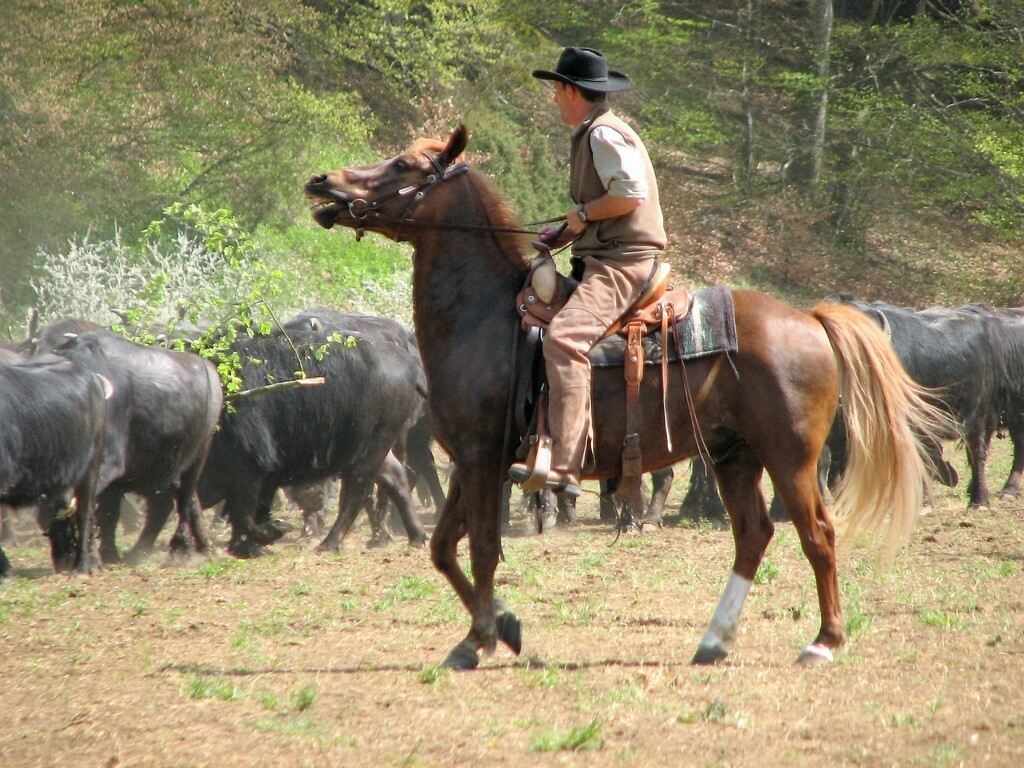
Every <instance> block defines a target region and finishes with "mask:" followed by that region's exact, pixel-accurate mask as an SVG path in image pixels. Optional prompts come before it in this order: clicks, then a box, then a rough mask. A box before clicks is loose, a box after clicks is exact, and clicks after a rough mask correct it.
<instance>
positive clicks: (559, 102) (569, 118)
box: [551, 81, 579, 128]
mask: <svg viewBox="0 0 1024 768" xmlns="http://www.w3.org/2000/svg"><path fill="white" fill-rule="evenodd" d="M552 86H553V88H554V90H553V91H552V93H551V100H552V101H554V102H555V106H557V107H558V114H559V116H560V117H561V118H562V122H563V123H564V124H565V125H568V126H569V127H570V128H571V127H572V126H574V125H576V123H577V119H576V113H577V112H578V111H579V110H578V108H577V104H576V99H577V98H578V94H577V92H576V89H575V88H573V87H572V86H571V85H566V84H565V83H560V82H557V81H556V82H554V83H552Z"/></svg>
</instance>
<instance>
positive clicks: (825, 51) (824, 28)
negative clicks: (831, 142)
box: [809, 0, 833, 191]
mask: <svg viewBox="0 0 1024 768" xmlns="http://www.w3.org/2000/svg"><path fill="white" fill-rule="evenodd" d="M814 18H815V28H814V47H815V51H816V56H817V61H818V88H819V92H818V109H817V114H816V115H815V118H814V135H813V137H812V142H811V174H810V179H809V182H810V188H811V190H812V191H813V190H816V189H817V188H818V184H819V182H820V181H821V164H822V159H823V157H824V154H825V125H826V122H827V119H828V77H829V66H830V45H831V40H832V19H833V14H832V0H815V3H814Z"/></svg>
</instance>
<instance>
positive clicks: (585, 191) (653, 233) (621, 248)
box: [569, 104, 667, 261]
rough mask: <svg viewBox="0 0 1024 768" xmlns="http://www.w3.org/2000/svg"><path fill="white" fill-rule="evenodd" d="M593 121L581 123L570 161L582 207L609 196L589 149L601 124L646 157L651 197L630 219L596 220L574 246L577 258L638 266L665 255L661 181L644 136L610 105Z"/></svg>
mask: <svg viewBox="0 0 1024 768" xmlns="http://www.w3.org/2000/svg"><path fill="white" fill-rule="evenodd" d="M591 115H593V117H588V121H589V122H588V121H584V122H583V123H582V124H580V125H579V126H578V127H577V128H576V130H575V131H573V134H572V150H571V151H572V154H571V156H570V158H569V160H570V169H569V190H570V194H571V195H572V199H573V200H574V201H575V202H577V203H589V202H590V201H591V200H596V199H597V198H599V197H601V196H602V195H604V194H605V192H606V191H607V190H606V189H605V188H604V185H603V184H602V183H601V177H600V176H598V175H597V169H596V168H595V167H594V156H593V153H592V152H591V150H590V134H591V132H592V131H593V130H594V129H595V128H596V127H598V126H599V125H604V126H608V127H609V128H612V129H614V130H616V131H618V132H619V133H620V134H622V136H623V138H624V139H625V140H626V143H627V144H629V145H630V146H631V147H633V148H634V149H636V150H637V151H638V152H640V154H641V155H642V156H643V159H644V165H645V174H646V179H647V190H648V191H647V198H646V199H645V200H644V201H643V203H642V204H641V205H640V206H639V207H637V208H635V209H634V210H632V211H630V212H629V213H627V214H624V215H622V216H618V217H616V218H614V219H602V220H600V221H593V222H590V223H589V224H588V225H587V228H586V230H585V231H584V232H583V234H582V235H580V237H579V238H578V239H577V240H576V242H575V243H574V244H573V246H572V252H573V254H574V255H576V256H581V257H583V256H594V257H597V258H600V259H606V260H608V261H633V260H634V259H641V258H650V257H652V256H659V255H661V253H662V251H664V250H665V244H666V242H667V239H666V237H665V223H664V221H663V219H662V215H661V203H660V202H659V200H658V182H657V180H656V179H655V177H654V168H653V167H652V166H651V158H650V157H649V156H648V155H647V149H646V147H644V145H643V142H642V141H640V137H639V136H637V135H636V132H635V131H634V130H633V129H632V128H630V127H629V125H627V124H626V123H625V122H624V121H623V120H622V119H620V118H619V117H617V116H616V115H615V114H614V113H612V112H611V111H610V110H609V108H608V106H607V105H604V104H602V105H598V106H597V107H596V108H595V109H594V111H593V112H591Z"/></svg>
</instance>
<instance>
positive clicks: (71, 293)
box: [32, 230, 255, 325]
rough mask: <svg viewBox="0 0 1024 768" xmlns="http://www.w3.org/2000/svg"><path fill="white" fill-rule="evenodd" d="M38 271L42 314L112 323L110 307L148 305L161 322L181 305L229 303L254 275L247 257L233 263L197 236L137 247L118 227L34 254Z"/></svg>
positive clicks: (174, 314) (248, 288)
mask: <svg viewBox="0 0 1024 768" xmlns="http://www.w3.org/2000/svg"><path fill="white" fill-rule="evenodd" d="M39 255H40V257H41V260H42V269H41V274H40V275H39V276H38V277H37V278H36V279H34V280H33V281H32V288H33V289H34V290H35V292H36V296H37V301H36V308H37V309H38V310H39V316H40V319H41V320H42V321H43V322H49V321H52V320H56V319H58V318H63V317H76V318H80V319H83V320H91V321H93V322H96V323H100V324H102V325H110V324H111V323H115V322H117V317H116V316H115V314H114V311H115V310H117V311H119V312H123V311H126V310H128V311H130V310H139V309H142V308H145V315H146V316H147V317H149V318H152V319H153V320H154V321H155V322H158V323H166V322H168V321H170V320H172V319H174V318H176V317H177V315H178V312H179V309H180V308H182V307H193V306H196V305H204V304H210V305H214V304H224V303H230V302H231V301H232V299H233V298H234V297H236V296H245V295H247V294H248V293H250V292H251V291H252V290H253V281H254V280H255V277H254V275H253V271H252V270H250V269H248V268H247V266H248V262H247V261H246V260H244V259H243V260H241V261H236V263H235V265H234V266H232V265H231V264H230V263H229V261H228V260H225V259H224V257H223V256H222V255H221V254H217V253H213V252H210V251H209V250H208V249H207V248H206V246H205V244H204V242H203V240H202V238H201V237H199V236H196V235H191V234H189V233H187V232H184V231H182V232H179V233H178V234H177V235H176V236H174V237H172V238H170V239H168V240H166V241H164V242H163V243H162V244H161V243H159V242H156V241H150V242H147V243H146V244H145V245H144V246H142V247H141V248H137V247H136V248H133V247H130V246H128V245H126V244H125V243H124V242H123V241H122V239H121V232H120V230H117V231H115V233H114V237H113V239H112V240H92V239H91V237H90V235H89V234H86V235H85V236H84V237H82V238H81V239H75V240H71V241H69V242H68V248H67V250H66V251H58V252H46V251H40V253H39Z"/></svg>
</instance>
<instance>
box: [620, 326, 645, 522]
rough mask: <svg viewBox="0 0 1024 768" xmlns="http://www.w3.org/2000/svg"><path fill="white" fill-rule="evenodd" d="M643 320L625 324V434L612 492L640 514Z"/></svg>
mask: <svg viewBox="0 0 1024 768" xmlns="http://www.w3.org/2000/svg"><path fill="white" fill-rule="evenodd" d="M644 328H645V326H644V323H643V321H642V320H639V319H632V320H630V322H629V323H627V324H626V364H625V368H624V373H625V377H626V436H625V438H624V439H623V442H622V480H621V481H620V482H619V487H618V488H617V489H616V495H617V496H620V497H622V498H625V499H627V500H628V501H629V502H630V505H631V506H632V507H633V514H635V515H636V516H638V517H639V516H641V515H642V514H643V495H642V493H641V488H640V476H641V474H642V473H643V455H642V453H641V450H640V421H641V413H640V407H641V404H640V382H641V381H642V380H643V377H644V347H643V342H642V339H643V335H644Z"/></svg>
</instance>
